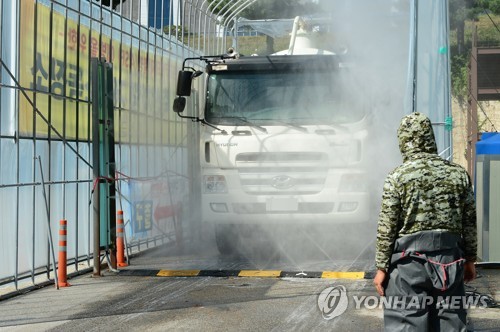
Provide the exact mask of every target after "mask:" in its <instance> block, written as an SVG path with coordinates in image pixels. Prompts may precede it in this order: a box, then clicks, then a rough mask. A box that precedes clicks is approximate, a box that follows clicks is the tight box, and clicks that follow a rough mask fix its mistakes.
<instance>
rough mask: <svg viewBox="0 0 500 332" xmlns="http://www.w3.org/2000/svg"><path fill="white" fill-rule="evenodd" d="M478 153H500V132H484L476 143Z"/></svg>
mask: <svg viewBox="0 0 500 332" xmlns="http://www.w3.org/2000/svg"><path fill="white" fill-rule="evenodd" d="M476 154H500V133H483V134H482V139H481V141H479V142H477V144H476Z"/></svg>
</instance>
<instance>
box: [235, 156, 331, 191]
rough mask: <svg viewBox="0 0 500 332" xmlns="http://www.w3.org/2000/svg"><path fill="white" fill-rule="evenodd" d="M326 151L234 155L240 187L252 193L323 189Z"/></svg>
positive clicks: (326, 170)
mask: <svg viewBox="0 0 500 332" xmlns="http://www.w3.org/2000/svg"><path fill="white" fill-rule="evenodd" d="M327 165H328V155H327V154H325V153H320V152H301V153H299V152H277V153H275V152H262V153H241V154H238V155H237V156H236V167H237V169H238V172H239V176H240V181H241V185H242V188H243V191H245V192H246V193H247V194H251V195H291V194H293V195H298V194H300V195H307V194H315V193H318V192H320V191H321V190H322V189H323V186H324V184H325V179H326V176H327V172H328V167H327Z"/></svg>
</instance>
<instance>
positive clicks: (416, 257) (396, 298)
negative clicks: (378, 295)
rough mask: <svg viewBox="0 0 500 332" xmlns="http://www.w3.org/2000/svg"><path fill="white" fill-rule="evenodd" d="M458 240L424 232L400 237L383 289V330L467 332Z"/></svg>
mask: <svg viewBox="0 0 500 332" xmlns="http://www.w3.org/2000/svg"><path fill="white" fill-rule="evenodd" d="M462 257H463V254H462V250H461V237H460V235H458V234H454V233H449V232H442V231H423V232H419V233H416V234H412V235H407V236H404V237H402V238H399V239H398V240H397V241H396V243H395V247H394V254H393V256H392V260H391V266H390V267H389V279H388V281H387V284H386V288H385V296H386V298H385V299H384V300H385V301H386V303H385V304H386V305H385V306H384V325H385V330H386V331H466V314H467V312H466V310H465V308H464V305H463V302H462V301H460V300H461V299H464V298H465V290H464V281H463V274H464V269H463V263H464V260H463V258H462Z"/></svg>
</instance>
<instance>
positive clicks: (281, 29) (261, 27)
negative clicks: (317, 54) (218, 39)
mask: <svg viewBox="0 0 500 332" xmlns="http://www.w3.org/2000/svg"><path fill="white" fill-rule="evenodd" d="M303 20H304V21H305V22H306V23H307V24H308V25H311V26H312V27H313V28H314V29H316V30H322V29H323V26H325V25H327V24H329V19H326V18H311V17H303ZM293 21H294V18H289V19H267V20H248V19H246V18H243V17H242V18H239V19H238V26H240V27H241V26H249V27H251V28H252V29H253V30H255V31H258V32H260V33H263V34H265V35H268V36H270V37H273V38H277V37H283V36H287V35H288V34H290V33H291V32H292V28H293Z"/></svg>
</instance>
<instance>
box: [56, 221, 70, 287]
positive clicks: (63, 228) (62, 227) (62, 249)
mask: <svg viewBox="0 0 500 332" xmlns="http://www.w3.org/2000/svg"><path fill="white" fill-rule="evenodd" d="M67 226H68V221H67V220H64V219H62V220H60V221H59V266H58V270H57V279H58V283H57V284H58V285H59V287H68V286H70V284H69V283H68V281H67V279H68V272H67V262H66V260H67V254H66V250H67V248H68V245H67V244H68V242H67V240H66V237H67V234H68V229H67Z"/></svg>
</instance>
